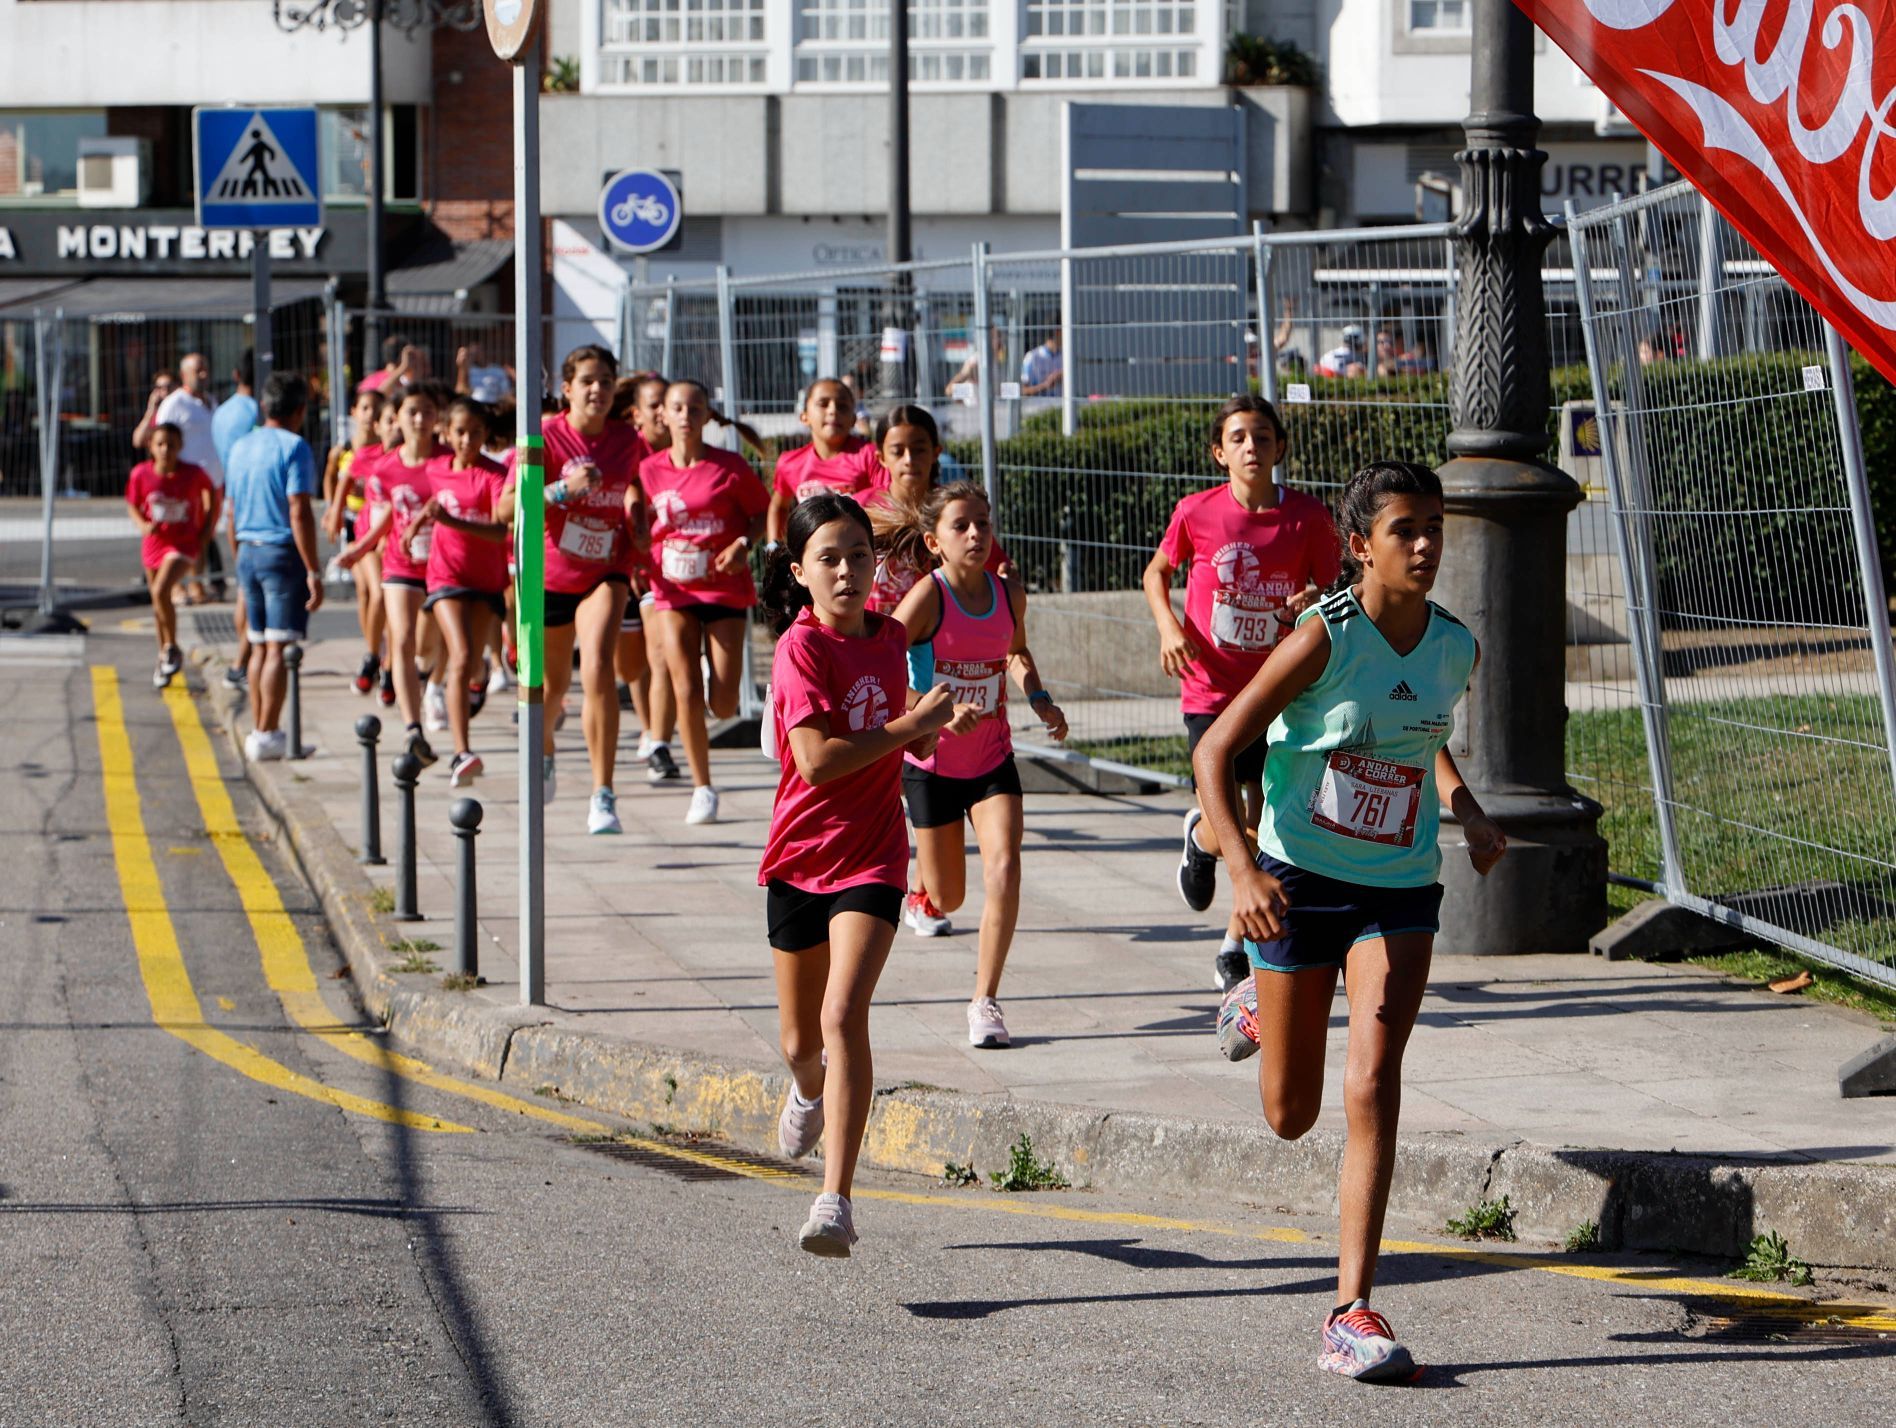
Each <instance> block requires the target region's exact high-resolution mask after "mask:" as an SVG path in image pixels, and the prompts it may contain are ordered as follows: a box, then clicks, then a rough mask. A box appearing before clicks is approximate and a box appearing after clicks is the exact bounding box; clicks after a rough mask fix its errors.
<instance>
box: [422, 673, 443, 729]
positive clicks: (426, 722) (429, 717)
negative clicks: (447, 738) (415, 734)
mask: <svg viewBox="0 0 1896 1428" xmlns="http://www.w3.org/2000/svg"><path fill="white" fill-rule="evenodd" d="M421 723H422V727H423V728H425V729H427V731H428V732H429V733H430V734H439V733H440V732H441V731H442V730H443V729H446V728H447V727H448V691H447V690H445V689H443V688H442V687H441V686H440V685H438V684H430V685H429V686H428V689H427V692H426V693H425V694H423V695H422V697H421Z"/></svg>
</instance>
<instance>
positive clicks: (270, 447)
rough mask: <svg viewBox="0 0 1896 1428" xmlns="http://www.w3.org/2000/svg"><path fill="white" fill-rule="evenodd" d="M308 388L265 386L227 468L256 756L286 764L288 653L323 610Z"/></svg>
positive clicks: (247, 747) (273, 382) (247, 744)
mask: <svg viewBox="0 0 1896 1428" xmlns="http://www.w3.org/2000/svg"><path fill="white" fill-rule="evenodd" d="M308 409H309V384H308V383H307V382H305V381H304V380H303V379H302V378H301V377H299V376H297V375H296V374H295V373H294V372H275V373H272V374H271V377H270V381H269V383H268V384H267V385H266V386H265V387H264V389H263V408H262V410H263V425H262V426H261V427H259V428H257V430H255V431H253V432H251V433H250V434H249V435H248V436H244V437H241V438H239V439H238V441H237V442H236V444H235V445H233V446H232V447H231V449H230V461H229V463H228V465H227V466H226V467H225V470H224V496H225V499H226V500H228V501H229V502H230V518H231V528H232V530H233V532H234V534H235V536H236V540H237V585H238V589H239V590H240V591H241V592H242V599H243V606H244V611H245V615H246V625H245V628H246V629H247V631H248V633H249V635H250V670H249V673H250V717H251V721H252V723H253V724H254V725H255V728H254V729H252V731H251V732H250V733H249V734H247V735H246V736H245V737H244V752H245V754H246V755H248V756H249V757H250V758H251V759H253V760H256V759H280V758H283V757H285V756H286V755H287V754H288V753H289V752H290V750H289V739H288V737H287V736H286V735H285V734H284V732H283V731H282V730H281V729H279V728H278V727H277V723H278V720H279V719H281V717H282V714H283V699H284V695H285V693H286V692H287V690H288V686H289V671H288V669H287V667H286V666H285V665H284V663H283V647H284V646H285V645H286V644H295V643H300V642H301V641H302V639H303V637H304V636H305V635H306V634H308V632H309V617H310V613H311V612H312V611H314V610H317V609H320V608H321V607H322V603H323V567H322V557H321V556H320V554H319V553H318V551H317V547H316V510H315V505H314V502H313V497H314V494H315V491H316V456H315V453H313V452H312V451H311V450H310V449H309V443H308V442H306V441H304V440H303V438H302V436H301V435H300V434H299V433H300V432H301V431H302V429H303V417H304V415H305V414H306V412H307V411H308Z"/></svg>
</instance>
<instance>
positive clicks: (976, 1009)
mask: <svg viewBox="0 0 1896 1428" xmlns="http://www.w3.org/2000/svg"><path fill="white" fill-rule="evenodd" d="M1009 1044H1010V1043H1009V1042H1008V1039H1007V1023H1006V1022H1004V1021H1002V1020H1001V1004H1000V1003H999V1002H997V1001H995V1000H994V998H993V997H976V998H975V999H974V1000H973V1001H971V1002H969V1003H968V1045H970V1046H978V1047H980V1048H981V1049H982V1050H983V1051H992V1050H994V1049H995V1048H997V1047H1002V1046H1007V1045H1009Z"/></svg>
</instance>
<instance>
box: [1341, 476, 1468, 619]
mask: <svg viewBox="0 0 1896 1428" xmlns="http://www.w3.org/2000/svg"><path fill="white" fill-rule="evenodd" d="M1391 496H1433V497H1434V498H1435V499H1436V500H1438V501H1439V500H1441V498H1442V478H1441V477H1440V476H1437V475H1436V474H1435V473H1434V472H1433V471H1431V470H1429V468H1428V467H1426V466H1424V465H1422V464H1421V463H1419V462H1415V461H1372V462H1371V463H1370V464H1369V465H1367V466H1365V467H1364V468H1363V469H1362V470H1361V471H1358V472H1357V473H1356V474H1355V475H1354V476H1352V477H1350V479H1349V483H1348V484H1347V485H1345V486H1344V487H1343V494H1342V495H1340V496H1338V497H1337V498H1336V534H1337V539H1338V540H1339V541H1340V542H1341V543H1342V546H1343V560H1342V566H1341V569H1340V570H1339V572H1338V574H1337V577H1336V579H1335V580H1333V581H1331V582H1330V588H1329V590H1326V591H1325V592H1324V593H1325V594H1326V595H1327V594H1331V593H1333V592H1335V591H1338V590H1343V589H1347V588H1348V587H1349V586H1351V585H1354V584H1355V583H1356V582H1357V581H1359V580H1361V579H1362V578H1363V567H1362V566H1361V565H1359V564H1358V563H1357V560H1356V557H1355V556H1353V555H1351V554H1350V537H1351V536H1353V535H1358V536H1361V537H1362V538H1363V539H1364V540H1368V539H1369V532H1370V529H1371V528H1372V527H1373V526H1374V525H1375V524H1376V516H1377V513H1378V512H1380V511H1381V510H1382V508H1383V502H1384V501H1386V500H1388V499H1389V497H1391Z"/></svg>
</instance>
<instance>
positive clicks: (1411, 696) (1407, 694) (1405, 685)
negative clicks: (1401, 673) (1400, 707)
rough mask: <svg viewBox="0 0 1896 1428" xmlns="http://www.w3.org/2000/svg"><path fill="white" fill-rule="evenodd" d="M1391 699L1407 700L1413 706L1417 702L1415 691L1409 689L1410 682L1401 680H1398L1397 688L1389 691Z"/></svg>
mask: <svg viewBox="0 0 1896 1428" xmlns="http://www.w3.org/2000/svg"><path fill="white" fill-rule="evenodd" d="M1389 697H1390V698H1391V699H1405V700H1407V701H1408V702H1409V703H1411V704H1413V703H1414V702H1415V691H1414V690H1413V689H1411V688H1409V681H1408V680H1406V679H1401V680H1397V681H1396V687H1395V688H1394V689H1392V690H1390V691H1389Z"/></svg>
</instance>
